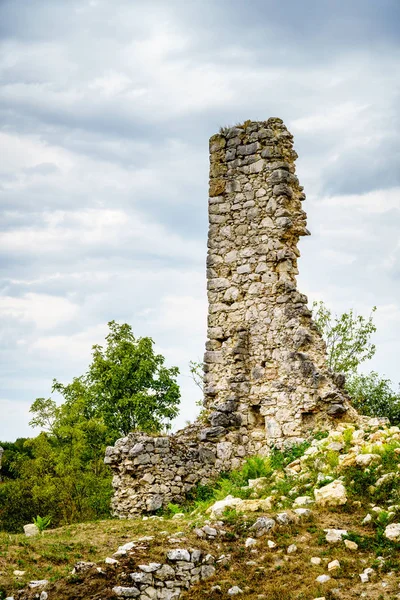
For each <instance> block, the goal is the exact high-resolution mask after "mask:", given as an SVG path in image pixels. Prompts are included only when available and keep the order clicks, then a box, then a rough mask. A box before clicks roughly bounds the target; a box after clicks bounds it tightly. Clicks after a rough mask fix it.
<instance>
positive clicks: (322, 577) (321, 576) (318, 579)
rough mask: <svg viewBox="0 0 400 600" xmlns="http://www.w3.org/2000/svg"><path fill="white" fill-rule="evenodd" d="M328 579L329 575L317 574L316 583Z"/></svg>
mask: <svg viewBox="0 0 400 600" xmlns="http://www.w3.org/2000/svg"><path fill="white" fill-rule="evenodd" d="M329 580H330V575H318V577H317V578H316V580H315V581H316V582H317V583H327V582H328V581H329Z"/></svg>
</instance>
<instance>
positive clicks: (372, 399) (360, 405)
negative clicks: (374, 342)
mask: <svg viewBox="0 0 400 600" xmlns="http://www.w3.org/2000/svg"><path fill="white" fill-rule="evenodd" d="M346 389H347V391H348V392H349V394H350V396H351V398H352V401H353V405H354V407H355V408H356V409H357V410H358V411H359V412H360V413H361V414H363V415H369V416H371V417H387V418H388V419H389V420H390V422H391V423H393V424H395V425H399V424H400V389H399V392H398V393H397V394H396V393H395V392H394V391H393V389H392V382H391V381H390V379H385V378H384V377H380V376H379V375H378V373H376V372H375V371H372V372H371V373H368V374H354V375H352V376H351V377H350V378H348V379H347V381H346Z"/></svg>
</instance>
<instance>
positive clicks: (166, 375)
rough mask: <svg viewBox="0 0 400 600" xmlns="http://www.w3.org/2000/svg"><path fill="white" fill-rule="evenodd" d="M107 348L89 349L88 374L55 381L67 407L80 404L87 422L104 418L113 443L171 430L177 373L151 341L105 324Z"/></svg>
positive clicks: (175, 411) (126, 327) (55, 388)
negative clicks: (139, 433)
mask: <svg viewBox="0 0 400 600" xmlns="http://www.w3.org/2000/svg"><path fill="white" fill-rule="evenodd" d="M108 326H109V328H110V333H109V334H108V335H107V337H106V342H107V344H106V347H105V348H103V347H102V346H100V345H95V346H93V360H92V363H91V365H90V366H89V369H88V371H87V373H86V374H85V375H83V376H81V377H77V378H75V379H74V380H73V381H72V383H70V384H68V385H63V384H62V383H59V382H58V381H56V380H54V383H53V391H58V392H59V393H60V394H62V396H64V399H65V401H66V404H67V406H69V407H71V406H72V405H73V404H76V403H77V402H78V403H79V405H80V407H81V410H82V413H83V414H84V415H85V417H86V418H92V417H94V416H96V417H98V418H102V419H103V421H104V423H107V427H108V428H109V430H110V431H112V432H113V434H115V435H116V436H117V437H119V436H121V435H126V434H128V433H129V432H130V431H134V430H137V429H140V430H142V431H149V432H157V431H161V430H162V429H164V428H165V429H168V428H170V421H171V420H172V419H173V418H175V417H176V416H177V415H178V405H179V401H180V390H179V386H178V384H177V382H176V377H177V375H178V374H179V370H178V368H177V367H171V368H166V367H165V366H164V361H165V359H164V357H163V356H162V355H161V354H155V352H154V348H153V345H154V342H153V340H152V339H151V338H149V337H144V338H138V339H136V338H135V337H134V335H133V333H132V328H131V327H130V325H128V324H126V323H124V324H123V325H119V324H118V323H116V322H115V321H111V322H110V323H108Z"/></svg>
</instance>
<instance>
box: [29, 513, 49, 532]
mask: <svg viewBox="0 0 400 600" xmlns="http://www.w3.org/2000/svg"><path fill="white" fill-rule="evenodd" d="M33 523H34V524H35V525H36V527H37V528H38V529H39V531H40V533H42V532H43V531H44V530H45V529H47V528H48V527H49V525H50V523H51V517H49V516H47V517H40V516H39V515H38V516H37V517H36V518H33Z"/></svg>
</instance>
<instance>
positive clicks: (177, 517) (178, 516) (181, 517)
mask: <svg viewBox="0 0 400 600" xmlns="http://www.w3.org/2000/svg"><path fill="white" fill-rule="evenodd" d="M172 518H173V519H174V520H177V519H184V518H185V513H175V514H174V516H173V517H172Z"/></svg>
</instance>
